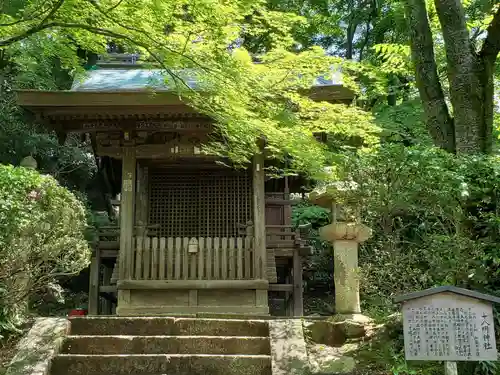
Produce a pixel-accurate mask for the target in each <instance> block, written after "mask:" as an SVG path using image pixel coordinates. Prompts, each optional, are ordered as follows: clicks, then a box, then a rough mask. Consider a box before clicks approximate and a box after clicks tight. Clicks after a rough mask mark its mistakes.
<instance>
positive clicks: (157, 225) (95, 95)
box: [18, 61, 353, 316]
mask: <svg viewBox="0 0 500 375" xmlns="http://www.w3.org/2000/svg"><path fill="white" fill-rule="evenodd" d="M88 73H89V74H88V76H87V77H86V78H85V79H84V80H83V81H75V83H74V85H73V87H72V88H71V90H68V91H52V92H49V91H26V90H24V91H18V102H19V104H20V105H21V106H23V107H24V108H26V109H27V110H28V111H30V112H31V113H33V114H35V115H36V116H37V118H38V119H39V121H40V122H43V123H44V124H46V125H47V126H48V127H49V128H51V129H53V130H55V131H56V133H57V134H58V135H59V136H60V137H61V139H64V136H65V135H66V134H68V133H80V134H86V136H87V137H90V139H91V141H92V146H93V151H94V153H95V155H96V156H97V158H98V160H99V162H100V163H102V164H104V172H105V173H104V179H105V180H106V181H107V183H108V184H109V185H110V186H111V188H110V190H111V191H112V192H113V193H112V195H113V199H114V200H116V201H117V202H118V204H119V214H118V220H117V223H116V225H115V226H107V227H105V228H101V233H100V240H99V243H98V245H97V246H96V249H95V252H94V255H93V258H92V263H91V269H90V291H89V313H90V314H99V313H101V314H111V313H114V312H115V313H116V314H118V315H157V314H163V315H182V314H196V313H208V314H212V313H224V314H253V315H265V314H269V312H270V309H269V294H280V295H284V296H285V300H286V309H285V310H284V311H282V312H281V314H287V315H296V316H298V315H302V314H303V306H302V304H303V303H302V257H303V256H306V255H307V254H308V252H309V251H310V250H309V248H308V247H307V246H306V244H305V241H304V239H303V238H301V236H300V234H299V233H297V232H296V231H294V230H293V229H292V225H291V201H290V193H292V192H293V190H294V189H295V190H297V188H295V187H294V186H295V185H297V183H295V185H294V182H293V181H291V180H290V181H289V180H288V179H286V178H284V179H280V180H276V179H274V180H270V179H269V180H268V179H266V176H265V172H264V168H265V163H266V161H265V158H264V155H263V154H259V155H256V156H255V158H254V160H253V163H252V165H250V166H248V168H247V169H246V170H241V169H238V170H237V169H231V168H228V167H224V166H222V165H221V164H220V163H216V159H215V158H214V157H211V156H207V155H204V154H202V153H201V152H200V148H201V145H202V144H203V142H205V141H206V140H207V137H208V135H209V134H210V132H211V131H212V122H211V120H210V119H209V118H207V117H206V116H203V115H200V114H199V113H196V111H194V110H193V109H192V108H191V107H189V106H187V105H186V104H185V103H183V102H182V101H181V100H180V99H179V97H178V96H177V95H175V94H173V93H171V92H169V91H168V90H166V89H164V88H162V87H157V92H156V93H155V94H154V95H152V94H151V91H150V90H149V89H148V86H149V85H151V77H152V76H154V75H155V74H159V72H158V71H154V70H146V69H142V68H141V67H140V65H137V64H134V63H133V62H127V61H125V62H121V63H120V64H116V63H115V64H113V65H106V64H101V66H99V67H98V69H96V70H93V71H89V72H88ZM310 94H311V95H315V96H316V97H317V98H318V99H319V100H328V101H342V102H345V101H349V102H350V101H351V100H352V98H353V93H352V92H351V91H350V90H348V89H346V88H344V87H342V86H341V85H339V84H335V83H334V82H331V81H330V82H328V81H326V82H320V83H318V84H317V85H316V86H314V87H313V88H312V89H311V92H310ZM103 297H104V298H103ZM99 299H101V301H104V303H100V304H98V300H99ZM110 301H111V302H110Z"/></svg>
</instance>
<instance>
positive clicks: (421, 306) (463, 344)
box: [396, 286, 500, 374]
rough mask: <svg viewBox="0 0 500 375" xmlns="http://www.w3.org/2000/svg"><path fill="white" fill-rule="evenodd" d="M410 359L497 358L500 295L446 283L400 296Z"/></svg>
mask: <svg viewBox="0 0 500 375" xmlns="http://www.w3.org/2000/svg"><path fill="white" fill-rule="evenodd" d="M396 302H400V303H402V313H403V328H404V342H405V357H406V359H407V360H418V361H445V362H447V364H446V366H447V373H449V374H454V373H456V370H454V369H456V364H455V363H454V362H458V361H496V360H497V349H496V342H495V329H494V321H493V306H492V304H493V303H500V298H497V297H494V296H489V295H485V294H481V293H476V292H473V291H470V290H466V289H461V288H456V287H452V286H444V287H439V288H433V289H428V290H424V291H421V292H417V293H411V294H408V295H405V296H401V297H398V298H397V299H396Z"/></svg>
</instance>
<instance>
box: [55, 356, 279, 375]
mask: <svg viewBox="0 0 500 375" xmlns="http://www.w3.org/2000/svg"><path fill="white" fill-rule="evenodd" d="M102 374H113V375H130V374H148V375H149V374H158V375H159V374H175V375H218V374H224V375H274V374H272V373H271V359H270V357H269V356H265V355H263V356H232V355H150V354H143V355H66V354H63V355H59V356H57V357H56V358H55V359H54V361H53V364H52V373H51V375H102Z"/></svg>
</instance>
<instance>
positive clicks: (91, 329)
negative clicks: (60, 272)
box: [70, 317, 269, 337]
mask: <svg viewBox="0 0 500 375" xmlns="http://www.w3.org/2000/svg"><path fill="white" fill-rule="evenodd" d="M70 322H71V330H70V332H71V333H70V334H71V335H87V336H90V335H97V336H108V335H110V336H116V335H127V336H165V335H166V336H250V337H268V336H269V326H268V322H267V321H263V320H246V319H245V320H237V319H200V318H171V317H74V318H71V319H70Z"/></svg>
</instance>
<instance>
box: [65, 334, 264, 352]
mask: <svg viewBox="0 0 500 375" xmlns="http://www.w3.org/2000/svg"><path fill="white" fill-rule="evenodd" d="M270 352H271V349H270V344H269V338H268V337H237V336H226V337H221V336H68V337H66V340H65V341H64V344H63V348H62V353H67V354H233V355H234V354H245V355H265V354H267V355H269V354H270Z"/></svg>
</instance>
